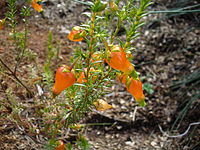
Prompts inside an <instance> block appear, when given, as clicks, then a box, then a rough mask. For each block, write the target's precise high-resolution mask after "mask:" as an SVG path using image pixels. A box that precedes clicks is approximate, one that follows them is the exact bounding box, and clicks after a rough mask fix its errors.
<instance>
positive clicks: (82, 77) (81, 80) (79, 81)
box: [77, 68, 98, 84]
mask: <svg viewBox="0 0 200 150" xmlns="http://www.w3.org/2000/svg"><path fill="white" fill-rule="evenodd" d="M84 70H85V71H87V68H84ZM96 71H98V70H95V69H94V68H90V70H89V76H90V75H92V72H96ZM92 79H95V77H93V78H92ZM77 82H78V83H81V84H82V83H83V82H87V80H86V79H85V74H84V72H81V73H80V76H79V78H78V79H77Z"/></svg>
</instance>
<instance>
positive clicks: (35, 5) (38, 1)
mask: <svg viewBox="0 0 200 150" xmlns="http://www.w3.org/2000/svg"><path fill="white" fill-rule="evenodd" d="M41 3H42V0H32V2H31V5H32V7H33V8H34V9H35V10H36V11H37V12H42V11H43V8H42V5H41Z"/></svg>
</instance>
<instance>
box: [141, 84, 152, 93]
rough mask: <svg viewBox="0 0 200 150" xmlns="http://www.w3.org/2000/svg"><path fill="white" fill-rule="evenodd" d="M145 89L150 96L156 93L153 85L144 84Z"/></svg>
mask: <svg viewBox="0 0 200 150" xmlns="http://www.w3.org/2000/svg"><path fill="white" fill-rule="evenodd" d="M143 89H144V90H145V91H147V93H149V94H153V93H154V89H153V85H152V84H150V83H144V84H143Z"/></svg>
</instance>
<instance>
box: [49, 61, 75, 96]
mask: <svg viewBox="0 0 200 150" xmlns="http://www.w3.org/2000/svg"><path fill="white" fill-rule="evenodd" d="M75 82H76V78H75V76H74V73H73V72H72V71H71V70H69V67H68V66H65V65H63V66H61V67H59V68H58V69H57V71H56V77H55V83H54V86H53V89H52V91H53V94H54V95H55V96H56V95H58V94H60V93H61V92H62V91H63V90H65V89H66V88H68V87H70V86H71V85H73V84H74V83H75Z"/></svg>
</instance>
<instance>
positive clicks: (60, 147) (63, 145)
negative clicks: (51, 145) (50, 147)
mask: <svg viewBox="0 0 200 150" xmlns="http://www.w3.org/2000/svg"><path fill="white" fill-rule="evenodd" d="M58 143H59V145H58V146H57V147H56V150H64V149H65V144H64V142H63V141H62V140H59V141H58Z"/></svg>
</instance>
